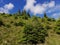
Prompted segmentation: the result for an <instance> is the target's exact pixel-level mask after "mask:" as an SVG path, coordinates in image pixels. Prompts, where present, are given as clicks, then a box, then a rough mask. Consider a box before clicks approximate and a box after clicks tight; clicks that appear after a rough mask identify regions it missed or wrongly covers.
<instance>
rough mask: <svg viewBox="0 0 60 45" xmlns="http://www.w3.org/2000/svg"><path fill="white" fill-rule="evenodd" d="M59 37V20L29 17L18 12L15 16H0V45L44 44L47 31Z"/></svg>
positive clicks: (25, 13) (24, 12) (24, 13)
mask: <svg viewBox="0 0 60 45" xmlns="http://www.w3.org/2000/svg"><path fill="white" fill-rule="evenodd" d="M51 30H52V31H54V32H56V34H59V35H60V20H56V19H54V18H48V17H47V15H46V13H45V14H44V17H43V18H40V17H37V16H32V17H31V16H30V14H29V13H27V12H26V11H23V12H22V13H21V12H20V11H18V12H17V13H16V14H4V13H3V14H0V45H20V44H22V45H23V44H35V45H36V44H41V43H45V41H46V37H48V36H50V35H49V31H51Z"/></svg>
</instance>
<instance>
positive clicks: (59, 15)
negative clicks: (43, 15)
mask: <svg viewBox="0 0 60 45" xmlns="http://www.w3.org/2000/svg"><path fill="white" fill-rule="evenodd" d="M51 17H54V18H59V17H60V13H53V14H52V16H51Z"/></svg>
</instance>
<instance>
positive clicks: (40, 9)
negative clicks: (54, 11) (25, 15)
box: [24, 0, 55, 15]
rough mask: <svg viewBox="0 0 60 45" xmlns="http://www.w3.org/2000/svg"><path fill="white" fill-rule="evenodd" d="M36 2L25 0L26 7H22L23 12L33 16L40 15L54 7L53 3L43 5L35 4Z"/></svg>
mask: <svg viewBox="0 0 60 45" xmlns="http://www.w3.org/2000/svg"><path fill="white" fill-rule="evenodd" d="M36 2H37V1H35V0H26V5H25V6H24V10H26V11H30V12H32V13H33V14H35V15H36V14H42V13H44V12H45V11H46V10H47V9H48V8H53V7H54V6H55V2H54V1H51V2H49V3H43V4H39V3H38V4H36V5H34V4H35V3H36Z"/></svg>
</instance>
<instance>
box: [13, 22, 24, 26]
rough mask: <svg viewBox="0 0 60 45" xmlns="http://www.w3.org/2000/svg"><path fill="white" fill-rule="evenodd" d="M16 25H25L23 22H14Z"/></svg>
mask: <svg viewBox="0 0 60 45" xmlns="http://www.w3.org/2000/svg"><path fill="white" fill-rule="evenodd" d="M14 25H15V26H24V23H23V22H18V23H14Z"/></svg>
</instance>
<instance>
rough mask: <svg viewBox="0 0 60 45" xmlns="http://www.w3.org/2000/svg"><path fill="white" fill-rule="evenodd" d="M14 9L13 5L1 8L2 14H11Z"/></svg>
mask: <svg viewBox="0 0 60 45" xmlns="http://www.w3.org/2000/svg"><path fill="white" fill-rule="evenodd" d="M13 8H14V5H13V4H12V3H9V4H5V5H4V6H3V7H0V13H9V11H10V10H11V9H13Z"/></svg>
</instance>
